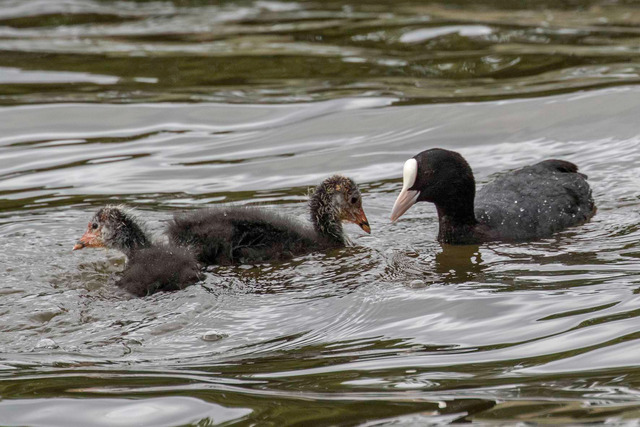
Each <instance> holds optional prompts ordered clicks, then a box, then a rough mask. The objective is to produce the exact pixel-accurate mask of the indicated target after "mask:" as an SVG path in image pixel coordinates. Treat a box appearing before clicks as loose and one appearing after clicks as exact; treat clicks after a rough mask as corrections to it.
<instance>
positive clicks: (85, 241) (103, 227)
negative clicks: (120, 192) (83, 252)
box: [73, 205, 149, 254]
mask: <svg viewBox="0 0 640 427" xmlns="http://www.w3.org/2000/svg"><path fill="white" fill-rule="evenodd" d="M148 245H149V241H148V239H147V237H146V236H145V234H144V232H143V231H142V229H141V228H140V226H139V225H138V224H137V223H136V220H135V218H134V217H133V215H132V214H131V213H128V212H125V211H124V210H123V209H122V208H120V207H117V206H110V205H109V206H105V207H104V208H101V209H100V210H98V212H96V214H95V215H94V216H93V217H92V218H91V221H89V225H87V231H85V233H84V235H83V236H82V237H81V238H80V240H78V242H77V243H76V244H75V246H74V247H73V250H74V251H75V250H78V249H83V248H112V249H118V250H121V251H123V252H125V253H127V254H128V253H130V252H131V251H132V250H135V249H138V248H140V247H145V246H148Z"/></svg>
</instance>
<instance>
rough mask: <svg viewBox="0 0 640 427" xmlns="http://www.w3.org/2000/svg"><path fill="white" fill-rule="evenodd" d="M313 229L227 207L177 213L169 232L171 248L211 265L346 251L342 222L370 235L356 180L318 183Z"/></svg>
mask: <svg viewBox="0 0 640 427" xmlns="http://www.w3.org/2000/svg"><path fill="white" fill-rule="evenodd" d="M309 205H310V212H311V226H310V225H309V224H303V223H300V222H299V221H298V220H296V219H294V218H290V217H287V216H284V215H281V214H279V213H277V212H274V211H271V210H268V209H264V208H257V207H241V206H226V207H216V208H209V209H203V210H200V211H195V212H189V213H182V214H177V215H176V216H175V217H174V219H173V221H171V222H170V224H169V227H168V230H167V234H168V235H169V239H170V241H171V242H172V243H173V244H176V245H181V246H187V247H189V248H191V249H193V250H194V251H195V252H196V254H197V257H198V260H199V261H200V262H201V263H203V264H207V265H211V264H222V265H229V264H249V263H260V262H272V261H281V260H287V259H291V258H292V257H294V256H298V255H303V254H306V253H309V252H313V251H317V250H324V249H328V248H331V247H343V246H345V245H346V244H347V242H348V239H347V237H346V236H345V235H344V232H343V229H342V221H349V222H353V223H356V224H358V225H359V226H360V227H361V228H362V229H363V230H365V231H366V232H370V228H369V223H368V222H367V218H366V216H365V213H364V210H363V209H362V199H361V195H360V191H359V190H358V187H357V185H356V184H355V182H353V180H351V179H349V178H346V177H343V176H340V175H335V176H332V177H330V178H328V179H326V180H325V181H323V183H322V184H321V185H319V186H318V187H317V188H316V190H315V192H314V194H313V195H312V196H311V199H310V203H309Z"/></svg>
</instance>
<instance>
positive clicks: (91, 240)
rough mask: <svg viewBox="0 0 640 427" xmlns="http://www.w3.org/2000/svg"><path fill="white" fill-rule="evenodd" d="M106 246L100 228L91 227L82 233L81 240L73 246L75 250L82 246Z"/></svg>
mask: <svg viewBox="0 0 640 427" xmlns="http://www.w3.org/2000/svg"><path fill="white" fill-rule="evenodd" d="M101 247H104V243H103V242H102V235H101V233H100V230H92V229H91V228H89V229H88V230H87V231H86V233H84V234H83V235H82V237H81V238H80V240H78V241H77V242H76V244H75V245H74V246H73V249H72V250H74V251H76V250H78V249H82V248H101Z"/></svg>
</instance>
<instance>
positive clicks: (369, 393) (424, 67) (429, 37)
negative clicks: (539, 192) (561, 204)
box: [0, 0, 640, 426]
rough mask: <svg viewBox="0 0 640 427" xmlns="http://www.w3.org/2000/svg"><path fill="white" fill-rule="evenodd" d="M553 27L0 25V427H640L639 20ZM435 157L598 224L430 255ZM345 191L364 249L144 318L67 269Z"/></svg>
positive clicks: (320, 15)
mask: <svg viewBox="0 0 640 427" xmlns="http://www.w3.org/2000/svg"><path fill="white" fill-rule="evenodd" d="M512 3H519V4H520V5H521V6H522V4H524V6H522V8H519V7H515V6H514V5H513V4H512ZM555 3H556V2H550V1H548V2H544V1H543V2H508V1H499V0H484V1H476V2H465V1H462V0H458V1H453V2H447V5H446V6H445V5H442V4H439V3H435V2H429V1H425V2H422V1H417V0H407V1H402V2H396V1H391V0H389V1H380V0H378V1H374V0H371V1H363V2H352V3H349V2H347V1H344V0H335V1H326V2H315V3H314V2H293V1H292V2H273V1H253V2H252V1H238V2H208V1H187V0H184V1H180V0H175V1H174V2H167V1H165V2H147V1H138V2H134V1H120V2H111V1H88V0H65V1H63V0H58V1H38V0H4V1H2V2H0V295H1V298H0V331H1V332H2V333H1V334H0V397H1V398H2V399H1V400H0V424H2V425H7V426H13V425H15V426H18V425H20V426H23V425H30V426H45V425H46V426H70V425H78V426H107V425H109V426H112V425H137V426H173V425H210V424H221V423H227V424H234V425H274V426H281V425H364V426H382V425H414V424H426V423H449V422H477V423H483V422H505V423H513V422H550V423H563V422H570V423H583V422H604V421H606V422H613V423H638V422H639V421H640V356H639V355H640V341H638V339H640V295H639V294H640V185H639V184H640V148H639V144H640V127H639V126H638V122H639V120H638V118H639V117H640V86H638V85H637V84H638V83H639V82H640V47H639V46H640V8H638V3H637V2H633V1H620V2H612V1H604V0H603V1H586V0H583V1H579V0H576V1H571V2H566V3H567V4H568V5H567V6H566V8H564V9H558V8H554V7H556V6H555ZM431 147H444V148H448V149H453V150H457V151H459V152H460V153H462V154H463V155H464V156H465V157H466V158H467V159H468V161H469V163H470V164H471V166H472V168H473V170H474V173H475V175H476V179H477V181H478V184H479V185H482V184H483V183H485V182H487V181H489V180H491V179H492V178H493V177H494V176H496V174H498V173H500V172H501V171H504V170H509V169H514V168H517V167H520V166H523V165H527V164H531V163H534V162H537V161H540V160H542V159H546V158H562V159H566V160H569V161H572V162H575V163H576V164H578V165H579V166H580V169H581V170H582V171H583V172H584V173H585V174H587V175H588V176H589V182H590V183H591V186H592V188H593V193H594V198H595V200H596V204H597V206H598V213H597V214H596V216H595V217H594V218H593V220H592V221H591V222H589V223H587V224H585V225H583V226H580V227H576V228H572V229H569V230H566V231H564V232H561V233H559V234H557V235H555V236H554V237H552V238H549V239H544V240H539V241H535V242H529V243H523V244H502V243H490V244H484V245H480V246H461V247H451V246H442V245H440V244H438V243H437V241H436V234H437V216H436V213H435V209H434V208H433V206H432V205H429V204H421V205H418V206H415V207H414V208H412V209H411V210H410V211H409V212H407V214H405V216H403V218H402V219H401V220H400V221H399V222H398V223H396V224H391V223H390V222H389V219H388V218H389V214H390V211H391V207H392V206H393V202H394V201H395V197H396V196H397V193H398V191H399V190H400V188H401V186H402V183H401V175H402V164H403V162H404V161H405V160H406V159H407V158H409V157H411V156H413V155H414V154H416V153H418V152H419V151H422V150H424V149H426V148H431ZM337 172H339V173H343V174H346V175H348V176H351V177H353V178H354V179H355V180H356V181H357V182H358V183H359V184H360V185H361V189H362V192H363V204H364V208H365V211H366V212H367V216H368V217H369V221H370V223H371V228H372V234H371V235H366V234H364V233H363V232H362V231H361V230H360V229H359V228H357V227H356V226H347V227H346V230H347V232H348V234H349V235H350V237H351V239H352V240H353V242H354V243H355V246H354V247H350V248H346V249H341V250H333V251H329V252H323V253H316V254H312V255H308V256H305V257H300V258H296V259H294V260H292V261H291V262H287V263H283V264H274V265H267V264H265V265H258V266H239V267H217V268H213V269H212V271H210V272H208V273H207V275H206V280H205V281H204V283H203V284H201V285H196V286H192V287H190V288H188V289H186V290H183V291H180V292H176V293H170V294H156V295H153V296H151V297H146V298H133V297H130V296H129V295H127V294H126V293H124V292H123V291H121V290H119V289H118V288H116V287H115V286H114V282H115V280H116V278H117V275H118V272H119V271H121V270H122V267H123V263H124V256H123V255H122V254H120V253H118V252H115V251H102V250H84V251H80V252H73V253H72V252H71V248H72V247H73V244H74V242H75V240H76V239H77V238H78V237H79V236H80V235H81V234H82V233H83V231H84V229H85V227H86V223H87V221H88V219H89V218H90V216H91V215H92V213H93V212H94V211H95V210H96V209H97V208H98V207H99V206H103V205H104V204H106V203H123V204H126V205H128V206H131V207H134V208H136V209H137V211H138V213H139V216H140V217H141V218H144V219H145V220H146V222H147V224H148V226H149V228H150V229H152V230H153V231H155V232H156V233H158V234H160V233H161V232H162V230H163V227H164V225H165V223H166V221H167V220H168V219H170V218H171V216H172V215H173V213H175V212H177V211H180V210H185V209H195V208H199V207H203V206H211V205H216V204H219V203H234V204H259V205H264V206H266V207H267V208H270V209H275V210H278V211H281V212H284V213H286V214H289V215H292V216H296V217H299V218H300V219H301V220H306V216H307V207H306V204H305V202H306V197H307V194H308V191H309V188H311V187H313V186H314V185H315V184H317V183H319V182H320V181H321V180H322V179H323V178H324V177H326V176H328V175H331V174H333V173H337Z"/></svg>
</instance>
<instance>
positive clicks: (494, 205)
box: [475, 160, 595, 241]
mask: <svg viewBox="0 0 640 427" xmlns="http://www.w3.org/2000/svg"><path fill="white" fill-rule="evenodd" d="M594 213H595V204H594V202H593V198H592V196H591V188H590V187H589V184H588V183H587V180H586V176H585V175H583V174H580V173H578V167H577V166H576V165H574V164H573V163H569V162H566V161H562V160H545V161H543V162H540V163H537V164H535V165H532V166H527V167H524V168H522V169H519V170H516V171H513V172H509V173H505V174H504V175H502V176H500V177H498V178H497V179H495V180H494V181H493V182H490V183H488V184H486V185H484V186H483V187H482V188H481V189H480V190H479V191H478V195H477V196H476V202H475V214H476V218H477V219H478V222H479V223H480V224H483V225H485V226H487V227H488V228H489V230H490V235H492V236H495V239H497V240H511V241H521V240H531V239H536V238H542V237H547V236H550V235H552V234H554V233H556V232H558V231H560V230H564V229H565V228H568V227H572V226H575V225H579V224H583V223H585V222H587V221H588V220H589V219H590V218H591V217H592V216H593V215H594ZM492 240H493V239H492Z"/></svg>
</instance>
